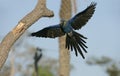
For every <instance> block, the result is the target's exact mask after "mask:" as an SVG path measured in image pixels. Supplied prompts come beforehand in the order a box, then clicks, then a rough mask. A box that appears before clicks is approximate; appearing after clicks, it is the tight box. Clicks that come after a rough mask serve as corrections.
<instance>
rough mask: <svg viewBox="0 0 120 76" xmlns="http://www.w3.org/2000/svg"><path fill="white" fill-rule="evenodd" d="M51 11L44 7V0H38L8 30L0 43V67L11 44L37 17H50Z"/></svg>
mask: <svg viewBox="0 0 120 76" xmlns="http://www.w3.org/2000/svg"><path fill="white" fill-rule="evenodd" d="M53 15H54V14H53V12H52V11H50V10H49V9H47V8H46V0H38V3H37V5H36V7H35V9H34V10H32V11H31V12H30V13H28V14H27V15H26V16H25V17H24V18H23V19H21V20H20V21H19V22H18V24H17V25H16V27H15V28H14V29H13V30H12V31H10V32H9V33H8V34H7V35H6V36H5V37H4V39H3V40H2V42H1V43H0V69H1V68H2V66H3V65H4V63H5V61H6V59H7V57H8V54H9V52H10V49H11V47H12V45H13V44H14V43H15V42H16V40H18V38H19V37H20V36H21V35H22V34H23V33H24V32H25V31H26V30H27V29H28V28H29V27H30V26H31V25H32V24H33V23H35V22H36V21H37V20H38V19H39V18H41V17H52V16H53Z"/></svg>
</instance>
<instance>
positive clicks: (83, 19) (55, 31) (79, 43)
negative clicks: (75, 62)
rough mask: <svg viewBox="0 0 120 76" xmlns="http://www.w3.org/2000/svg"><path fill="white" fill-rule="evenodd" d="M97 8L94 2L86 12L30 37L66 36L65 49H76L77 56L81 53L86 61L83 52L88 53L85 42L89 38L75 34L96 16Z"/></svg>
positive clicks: (34, 33)
mask: <svg viewBox="0 0 120 76" xmlns="http://www.w3.org/2000/svg"><path fill="white" fill-rule="evenodd" d="M95 8H96V3H95V2H92V3H91V4H90V5H89V6H88V7H87V8H86V9H85V10H83V11H82V12H79V13H78V14H77V15H75V16H74V17H72V18H71V19H69V20H64V19H63V20H61V22H60V23H59V24H57V25H53V26H49V27H46V28H43V29H42V30H40V31H37V32H33V33H31V34H30V36H36V37H45V38H56V37H61V36H63V35H66V46H65V48H67V49H71V51H72V50H73V49H74V51H75V54H76V56H78V53H77V52H79V54H80V55H81V56H82V58H83V59H84V58H85V57H84V55H83V53H82V50H83V51H84V52H85V53H87V51H86V48H88V47H87V46H86V45H85V43H86V41H85V40H84V39H87V38H86V37H84V36H83V35H82V34H79V33H77V32H75V31H74V30H79V29H81V27H82V26H84V25H85V24H86V23H87V22H88V20H89V19H90V18H91V17H92V15H93V14H94V11H95Z"/></svg>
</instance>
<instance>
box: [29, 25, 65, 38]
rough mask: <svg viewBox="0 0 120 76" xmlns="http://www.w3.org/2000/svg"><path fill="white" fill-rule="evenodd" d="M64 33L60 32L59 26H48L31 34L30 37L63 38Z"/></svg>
mask: <svg viewBox="0 0 120 76" xmlns="http://www.w3.org/2000/svg"><path fill="white" fill-rule="evenodd" d="M64 34H65V33H64V32H63V31H62V30H61V28H60V26H59V25H55V26H49V27H46V28H44V29H42V30H40V31H37V32H33V33H31V36H36V37H45V38H55V37H60V36H63V35H64Z"/></svg>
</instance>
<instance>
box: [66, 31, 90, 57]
mask: <svg viewBox="0 0 120 76" xmlns="http://www.w3.org/2000/svg"><path fill="white" fill-rule="evenodd" d="M84 39H87V38H86V37H84V36H83V35H81V34H79V33H77V32H74V31H73V32H72V35H69V34H67V36H66V48H68V49H70V48H71V51H72V50H73V49H74V51H75V55H76V56H78V52H79V54H80V55H81V56H82V58H83V59H84V58H85V57H84V55H83V52H82V50H83V51H84V52H85V53H87V50H86V48H88V47H87V46H86V45H85V43H86V41H85V40H84Z"/></svg>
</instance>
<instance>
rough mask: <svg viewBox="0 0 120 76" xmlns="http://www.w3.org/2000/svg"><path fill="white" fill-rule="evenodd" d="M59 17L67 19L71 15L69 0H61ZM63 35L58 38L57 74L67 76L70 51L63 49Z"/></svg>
mask: <svg viewBox="0 0 120 76" xmlns="http://www.w3.org/2000/svg"><path fill="white" fill-rule="evenodd" d="M61 3H62V4H61V9H60V18H61V19H69V18H70V17H71V11H72V10H71V8H72V7H71V0H62V2H61ZM65 40H66V38H65V36H63V37H60V38H59V58H60V59H59V65H60V67H59V76H69V74H70V52H69V50H68V49H65Z"/></svg>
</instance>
